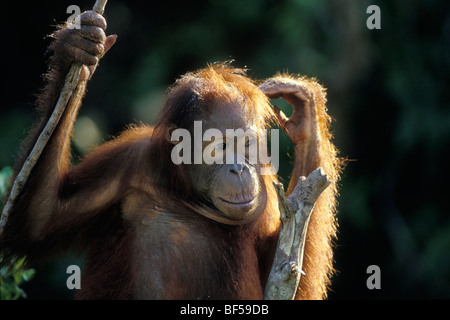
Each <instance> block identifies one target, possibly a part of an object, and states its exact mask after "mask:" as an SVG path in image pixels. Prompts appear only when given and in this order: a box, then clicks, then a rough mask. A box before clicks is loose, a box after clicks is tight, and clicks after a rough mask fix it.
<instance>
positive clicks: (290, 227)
mask: <svg viewBox="0 0 450 320" xmlns="http://www.w3.org/2000/svg"><path fill="white" fill-rule="evenodd" d="M330 184H331V181H330V180H329V179H328V176H327V175H326V174H325V172H324V171H323V169H322V168H318V169H316V170H315V171H313V172H312V173H311V174H310V175H309V176H308V177H307V178H305V177H303V176H302V177H300V178H299V180H298V182H297V185H296V186H295V188H294V190H293V191H292V193H291V194H290V195H289V197H288V198H287V199H286V195H285V193H284V189H283V185H282V184H280V183H277V182H274V186H275V189H276V191H277V194H278V202H279V208H280V213H281V228H280V234H279V237H278V245H277V251H276V253H275V260H274V262H273V265H272V269H271V271H270V275H269V280H268V281H267V285H266V288H265V291H264V299H265V300H292V299H294V298H295V294H296V292H297V287H298V284H299V282H300V277H301V274H302V273H303V274H304V272H303V271H302V270H301V269H302V265H303V253H304V248H305V239H306V231H307V229H308V222H309V218H310V217H311V213H312V211H313V209H314V204H315V202H316V201H317V199H318V198H319V196H320V195H321V194H322V192H323V191H324V190H325V189H326V188H327V187H328V186H329V185H330Z"/></svg>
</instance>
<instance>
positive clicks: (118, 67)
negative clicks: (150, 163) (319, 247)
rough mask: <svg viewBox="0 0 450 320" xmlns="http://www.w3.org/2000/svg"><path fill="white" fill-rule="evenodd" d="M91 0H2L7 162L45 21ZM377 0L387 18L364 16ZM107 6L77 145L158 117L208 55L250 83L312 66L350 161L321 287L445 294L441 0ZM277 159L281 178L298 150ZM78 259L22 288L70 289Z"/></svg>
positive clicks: (44, 292) (2, 142)
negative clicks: (330, 269) (376, 21)
mask: <svg viewBox="0 0 450 320" xmlns="http://www.w3.org/2000/svg"><path fill="white" fill-rule="evenodd" d="M93 2H94V1H93V0H89V1H81V0H77V1H73V0H71V1H30V3H29V4H21V3H20V2H13V1H9V2H6V3H2V6H1V10H0V17H1V18H0V24H1V29H0V30H1V34H2V40H1V41H2V44H3V45H2V49H1V50H0V53H1V59H0V63H1V69H0V70H1V72H2V86H1V109H0V169H1V168H3V167H5V166H11V165H12V164H13V163H14V161H15V158H16V157H17V153H18V150H19V145H20V141H21V140H22V139H23V138H24V137H25V136H26V132H27V130H28V129H29V128H30V126H31V124H32V123H33V121H34V115H35V114H34V112H33V102H34V94H35V93H37V92H38V89H39V88H40V86H41V74H42V73H43V72H44V71H45V68H46V61H47V60H48V55H46V54H45V52H46V47H47V45H48V44H49V39H48V38H46V37H45V36H46V35H48V34H50V33H51V32H52V30H53V28H52V26H51V25H52V24H56V23H59V22H63V21H64V20H65V19H67V17H68V16H69V14H67V13H66V8H67V7H68V6H69V5H71V4H77V5H79V6H80V7H81V10H82V11H84V10H88V9H90V8H91V7H92V5H93ZM371 4H376V5H378V6H379V7H380V9H381V30H369V29H368V28H367V27H366V20H367V18H368V17H369V16H370V15H369V14H367V13H366V9H367V7H368V6H369V5H371ZM105 17H106V18H107V21H108V33H116V34H118V36H119V38H118V42H117V44H116V45H115V46H114V48H113V49H112V50H111V51H110V52H109V53H108V55H107V56H106V57H105V58H104V59H103V60H102V62H101V65H100V67H99V68H98V69H97V71H96V73H95V75H94V78H93V79H92V80H91V81H90V83H89V85H88V94H87V96H86V98H85V100H84V103H83V105H84V107H83V108H82V111H81V113H80V117H79V121H78V122H77V128H76V131H75V143H74V148H73V150H74V154H75V156H76V157H77V156H78V157H79V156H80V155H82V154H83V153H85V152H87V146H86V145H85V144H83V143H82V142H85V143H87V144H88V145H89V144H99V143H101V142H102V141H106V140H108V139H110V137H111V136H112V135H117V134H118V133H119V132H120V131H121V130H123V129H124V127H125V126H126V125H127V124H129V123H133V122H134V123H136V122H138V121H142V122H146V123H152V122H154V120H155V118H156V116H157V113H158V111H159V109H160V107H161V106H162V104H163V102H164V97H165V93H166V91H165V90H166V88H167V86H168V85H170V84H171V83H173V81H174V80H175V79H176V78H177V77H178V76H179V75H181V74H183V73H186V72H188V71H192V70H195V69H197V68H201V67H204V66H205V65H206V64H207V63H208V62H215V61H223V60H228V59H234V60H235V63H234V65H236V66H238V67H244V66H246V67H248V68H249V74H250V75H251V76H252V77H254V78H256V79H264V78H267V77H270V76H272V75H273V74H275V73H276V72H277V71H289V72H291V73H296V74H297V73H298V74H302V75H308V76H313V77H317V78H318V79H319V80H320V82H321V83H322V84H323V85H324V86H325V87H327V88H328V100H329V102H328V108H329V113H330V114H331V115H332V117H333V118H334V119H335V122H334V124H333V132H334V135H335V143H336V145H337V146H338V148H339V149H340V151H341V156H343V157H346V158H348V159H349V160H350V161H349V163H348V165H347V167H346V169H345V171H344V173H343V177H342V181H341V195H340V198H339V213H338V221H339V234H338V239H337V241H336V250H335V252H336V254H335V260H336V264H335V266H336V269H337V274H336V275H335V276H334V278H333V284H332V287H331V292H330V294H329V298H330V299H355V298H356V299H366V298H368V299H371V298H384V299H411V298H412V299H436V298H438V299H440V298H446V299H449V298H450V215H449V209H448V198H449V194H448V193H449V190H450V188H449V187H448V179H449V178H450V174H449V170H448V166H449V163H450V104H449V100H450V93H449V92H450V91H449V89H450V88H449V85H450V76H449V71H450V70H449V67H450V54H449V52H450V5H449V2H448V1H445V0H442V1H436V0H432V1H418V0H414V1H387V0H386V1H375V0H374V1H344V0H332V1H307V0H304V1H301V0H260V1H238V0H210V1H206V0H205V1H184V2H180V3H178V2H175V1H158V2H157V1H120V0H110V1H109V3H108V5H107V7H106V12H105ZM282 107H283V108H285V106H284V105H282ZM282 143H283V145H282V148H281V149H282V150H281V151H282V154H288V153H290V154H291V155H292V153H293V148H292V145H290V143H289V141H288V140H287V139H286V138H285V137H283V139H282ZM281 160H282V163H281V168H283V169H282V170H280V172H279V173H280V174H281V176H282V177H283V178H284V181H285V182H286V181H288V178H289V172H290V170H291V169H292V164H291V160H292V158H289V157H288V156H287V155H286V156H284V157H282V158H281ZM78 262H79V261H77V260H74V259H73V258H71V257H70V256H68V257H62V258H61V259H60V260H58V262H57V263H54V264H49V265H45V266H41V267H38V268H37V269H36V270H37V274H36V276H35V278H34V279H33V280H32V281H30V282H29V283H28V284H26V285H25V286H23V287H24V288H25V291H26V292H27V293H28V296H29V298H30V299H43V298H58V299H65V298H70V297H71V296H72V295H73V292H71V291H69V290H68V289H67V288H66V286H65V281H66V279H67V277H68V275H67V274H66V273H65V270H66V267H67V266H68V265H70V264H75V263H78ZM369 265H378V266H379V267H380V269H381V289H380V290H369V289H368V288H367V286H366V280H367V278H368V276H369V275H368V274H367V273H366V269H367V267H368V266H369Z"/></svg>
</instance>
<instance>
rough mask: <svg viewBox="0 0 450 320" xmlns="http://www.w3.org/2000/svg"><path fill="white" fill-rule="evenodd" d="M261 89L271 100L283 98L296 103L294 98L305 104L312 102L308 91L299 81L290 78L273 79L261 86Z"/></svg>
mask: <svg viewBox="0 0 450 320" xmlns="http://www.w3.org/2000/svg"><path fill="white" fill-rule="evenodd" d="M259 89H260V90H261V91H262V92H264V94H266V96H267V97H268V98H270V99H277V98H281V97H283V98H285V99H286V100H287V101H288V102H290V103H292V102H294V101H293V100H295V98H294V97H296V98H298V99H300V100H303V101H304V102H308V101H309V100H310V93H309V92H308V90H307V89H306V88H305V87H304V86H302V85H301V83H300V82H299V81H296V80H294V79H290V78H271V79H269V80H266V81H265V82H264V83H263V84H262V85H260V86H259ZM290 97H292V98H290Z"/></svg>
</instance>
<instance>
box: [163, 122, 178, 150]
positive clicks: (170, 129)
mask: <svg viewBox="0 0 450 320" xmlns="http://www.w3.org/2000/svg"><path fill="white" fill-rule="evenodd" d="M175 129H177V127H176V126H173V125H170V126H169V127H168V128H167V131H166V139H167V141H169V142H170V143H171V144H173V145H177V144H178V143H179V142H180V141H174V140H172V133H173V131H174V130H175Z"/></svg>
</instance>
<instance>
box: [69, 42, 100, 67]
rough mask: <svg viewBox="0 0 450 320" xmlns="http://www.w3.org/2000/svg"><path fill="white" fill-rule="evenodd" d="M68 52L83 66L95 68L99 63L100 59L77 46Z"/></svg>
mask: <svg viewBox="0 0 450 320" xmlns="http://www.w3.org/2000/svg"><path fill="white" fill-rule="evenodd" d="M68 50H69V51H70V52H71V54H72V55H73V59H74V60H75V61H79V62H80V63H81V64H85V65H87V66H93V65H96V64H97V63H98V58H97V57H96V56H95V55H93V54H90V53H89V52H86V51H85V50H83V49H81V48H79V47H77V46H71V47H70V48H68Z"/></svg>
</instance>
